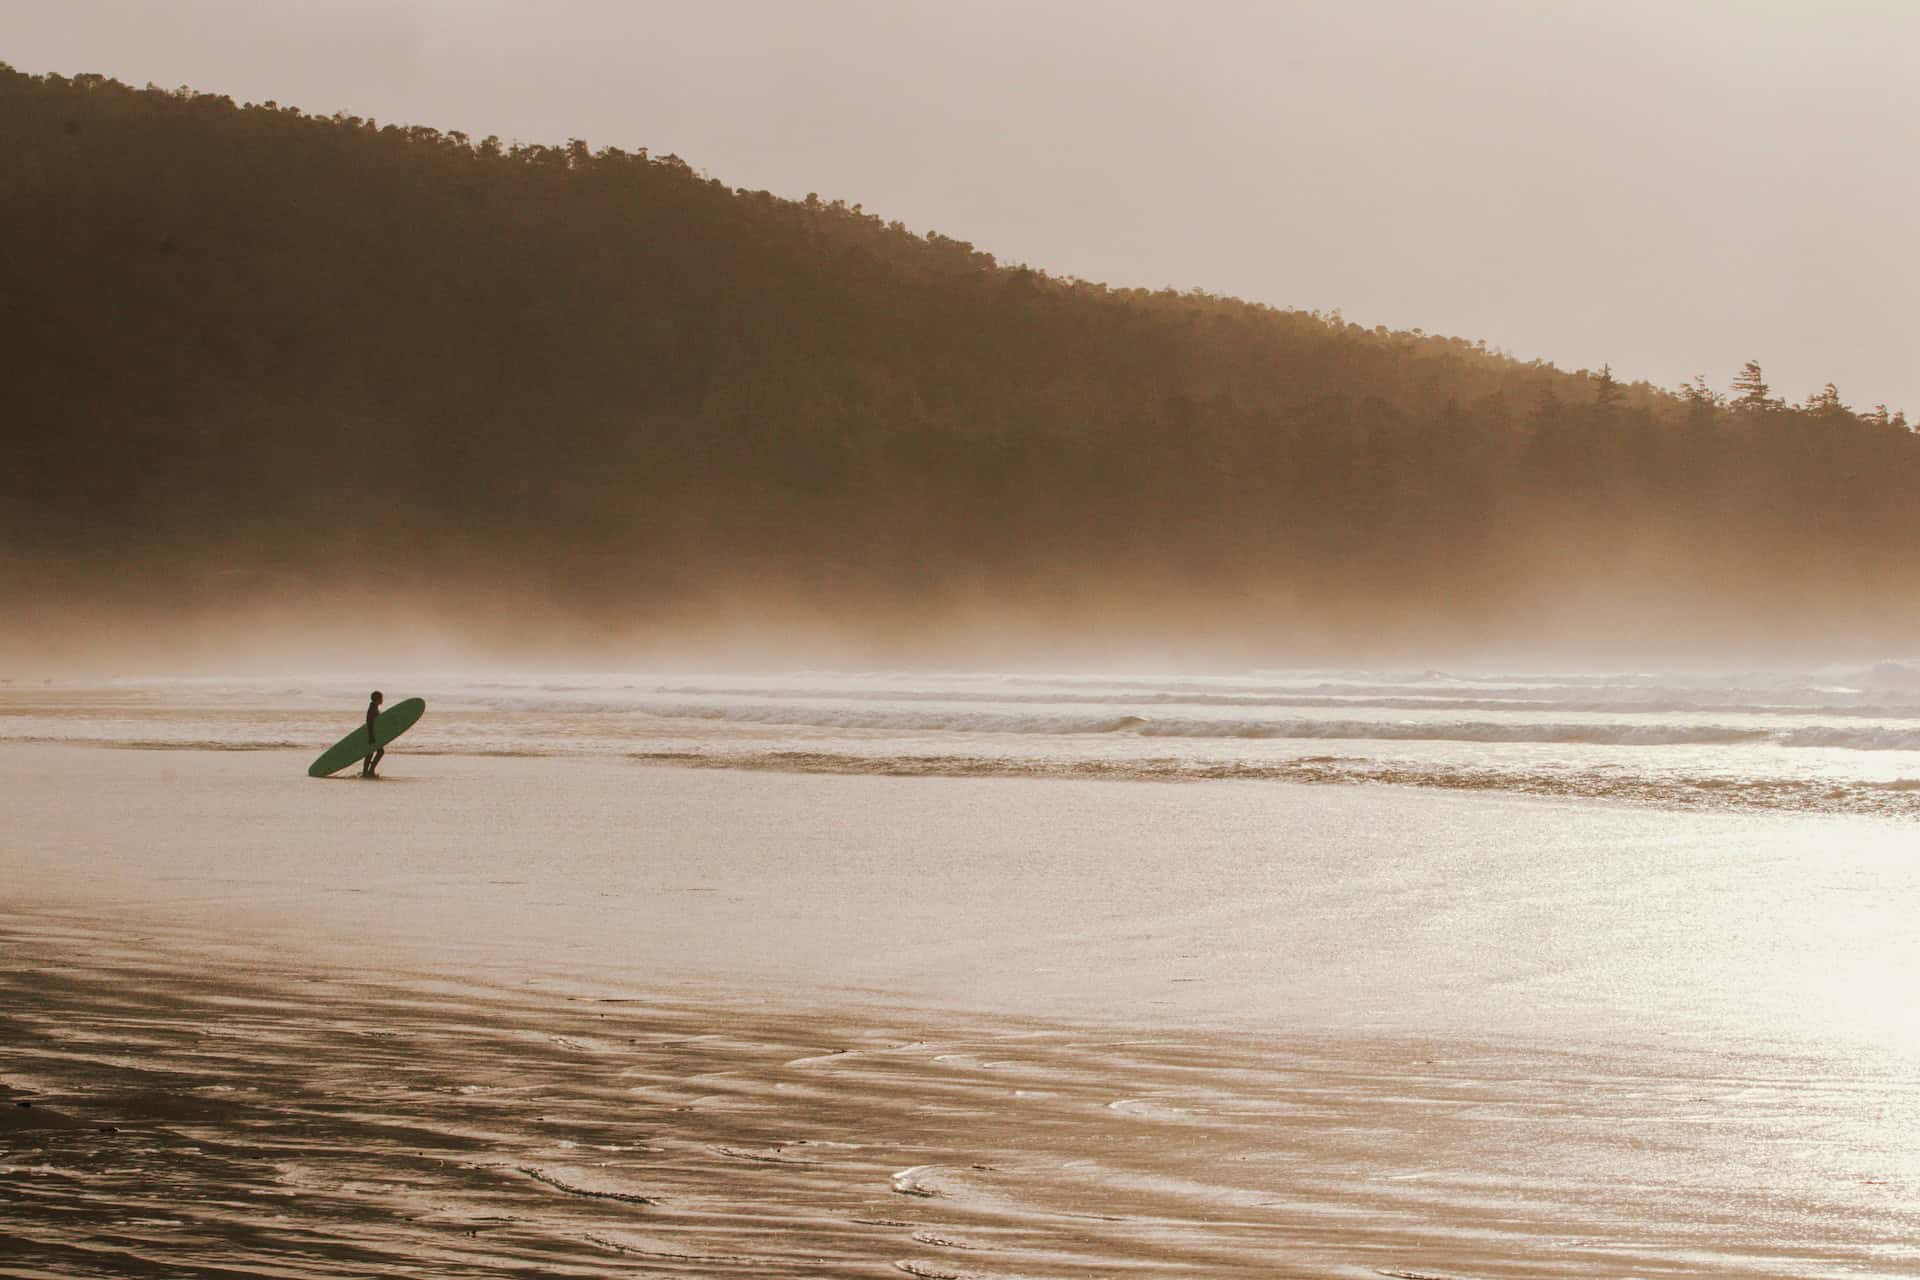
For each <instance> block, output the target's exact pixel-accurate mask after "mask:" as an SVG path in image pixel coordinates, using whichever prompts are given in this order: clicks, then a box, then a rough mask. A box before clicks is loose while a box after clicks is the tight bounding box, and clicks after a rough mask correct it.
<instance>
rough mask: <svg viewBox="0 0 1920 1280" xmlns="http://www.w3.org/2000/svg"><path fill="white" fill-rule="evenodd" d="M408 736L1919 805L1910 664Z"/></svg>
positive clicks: (1042, 701) (605, 689)
mask: <svg viewBox="0 0 1920 1280" xmlns="http://www.w3.org/2000/svg"><path fill="white" fill-rule="evenodd" d="M387 683H388V684H390V685H392V686H393V688H394V689H395V691H396V692H395V697H400V696H411V695H414V694H421V695H424V696H426V697H427V699H428V701H429V702H430V703H431V704H432V706H433V713H432V714H431V715H430V716H429V717H428V719H427V720H426V721H425V722H424V723H423V724H422V725H421V726H420V727H419V728H418V729H416V730H415V731H414V732H413V733H412V734H410V735H409V736H408V739H407V749H409V750H412V751H416V752H419V751H428V752H447V753H458V754H516V755H525V754H541V755H544V754H565V755H576V754H585V755H609V756H612V755H622V754H635V755H639V756H643V757H645V758H648V759H652V760H655V761H659V762H670V763H679V764H690V765H700V766H706V767H724V768H749V769H763V770H766V769H771V770H803V771H817V772H834V773H883V774H902V773H908V774H911V773H921V774H942V775H953V776H1045V777H1097V778H1105V779H1115V780H1195V779H1218V778H1236V779H1242V780H1256V781H1292V782H1312V783H1323V782H1333V783H1372V784H1391V785H1410V786H1425V787H1436V788H1444V789H1451V790H1471V791H1509V792H1517V793H1523V794H1532V795H1552V796H1571V797H1588V798H1597V799H1606V800H1614V801H1622V802H1629V803H1635V804H1642V805H1650V806H1658V807H1665V808H1688V809H1707V810H1761V811H1789V812H1819V813H1864V814H1883V815H1893V816H1905V817H1914V816H1920V664H1915V663H1905V662H1891V661H1889V662H1883V663H1878V664H1870V665H1863V666H1855V667H1844V668H1843V667H1831V668H1825V669H1821V670H1816V671H1797V672H1782V671H1758V672H1753V671H1749V672H1728V673H1718V674H1701V673H1693V674H1686V675H1675V674H1637V673H1624V674H1615V675H1591V674H1579V675H1541V674H1532V675H1515V674H1501V673H1477V674H1475V673H1468V674H1457V673H1445V672H1438V671H1414V672H1398V673H1395V672H1350V671H1269V672H1245V673H1239V674H1234V675H1225V676H1212V677H1196V676H1158V677H1146V676H1126V675H1117V676H1101V677H1094V676H1084V675H1075V676H1065V675H1063V676H1035V675H1017V674H983V673H948V674H938V673H935V674H927V673H889V672H878V673H865V674H844V673H827V672H798V673H788V674H782V675H766V676H756V677H746V676H741V675H737V674H735V675H725V676H712V677H705V678H701V677H693V676H688V675H684V674H676V675H647V674H631V673H615V674H597V675H582V674H571V675H555V676H524V675H520V676H509V675H498V674H495V675H479V676H465V677H448V676H445V675H431V676H421V677H415V678H407V677H393V678H391V679H388V680H387ZM364 698H365V690H364V689H363V688H361V687H360V686H359V685H358V684H357V683H356V684H352V685H349V684H347V683H345V682H344V681H342V680H340V679H338V678H336V677H325V678H298V679H295V678H287V677H279V678H273V679H195V680H172V681H160V680H123V681H114V682H109V683H107V684H104V685H94V686H87V687H75V688H60V689H55V688H51V687H32V686H12V685H8V686H0V741H5V740H13V741H88V742H97V743H104V744H115V745H123V746H142V747H165V746H173V747H207V748H220V749H241V750H244V749H277V748H285V749H293V748H295V747H299V748H301V749H305V748H306V747H307V746H308V745H309V744H312V743H315V742H319V743H321V744H323V745H324V743H325V742H327V741H330V740H331V739H332V738H336V737H338V736H339V733H340V731H341V730H342V726H347V727H350V726H351V724H352V722H353V719H354V718H355V715H356V713H357V709H358V707H360V706H361V705H363V704H364Z"/></svg>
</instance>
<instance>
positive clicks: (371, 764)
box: [360, 689, 387, 778]
mask: <svg viewBox="0 0 1920 1280" xmlns="http://www.w3.org/2000/svg"><path fill="white" fill-rule="evenodd" d="M379 718H380V691H379V690H378V689H375V690H374V691H373V697H372V698H370V699H369V700H368V701H367V745H368V746H370V747H372V748H373V754H372V755H370V756H368V757H367V759H366V763H364V764H362V765H361V766H360V776H361V777H363V778H372V777H377V776H379V775H377V774H375V773H374V770H375V769H378V768H379V767H380V757H381V756H384V755H386V754H387V749H386V748H385V747H383V746H381V745H380V740H379V739H378V738H376V737H374V736H373V722H374V721H375V720H378V719H379Z"/></svg>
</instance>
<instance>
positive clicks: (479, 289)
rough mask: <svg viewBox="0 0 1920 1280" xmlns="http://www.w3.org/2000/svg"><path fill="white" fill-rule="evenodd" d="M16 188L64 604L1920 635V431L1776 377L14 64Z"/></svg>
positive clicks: (42, 579)
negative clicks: (1066, 259)
mask: <svg viewBox="0 0 1920 1280" xmlns="http://www.w3.org/2000/svg"><path fill="white" fill-rule="evenodd" d="M645 127H646V126H645V122H644V121H638V122H636V123H635V130H636V132H637V133H641V134H644V131H645ZM1141 181H1142V182H1148V181H1152V177H1151V175H1150V174H1148V173H1146V172H1143V173H1142V174H1141ZM0 184H3V185H0V246H4V265H3V266H0V271H3V272H4V276H3V277H0V289H3V291H4V298H5V306H4V307H0V340H3V341H4V350H5V352H6V376H5V378H4V379H3V380H0V415H3V418H0V421H4V424H5V433H6V440H7V450H8V454H9V458H8V462H9V465H8V466H7V467H6V468H5V469H4V472H3V473H0V474H3V475H4V479H0V486H4V489H3V490H0V522H4V530H3V532H4V538H5V552H4V559H0V587H4V589H5V590H6V591H8V592H9V593H12V594H14V595H16V596H19V597H21V598H23V599H27V600H29V601H31V602H33V603H35V604H41V605H44V604H45V603H47V602H48V601H49V600H54V599H58V600H63V601H68V602H71V601H75V600H85V601H87V602H89V606H88V607H99V608H103V609H104V608H109V607H113V606H128V607H132V606H137V605H141V604H143V603H148V604H151V603H153V602H160V603H161V604H163V605H164V606H165V607H166V608H169V609H172V608H179V609H184V610H187V611H189V612H190V611H192V610H195V609H206V610H227V609H234V608H244V607H247V606H250V605H254V604H259V605H262V606H269V605H270V606H274V607H282V606H289V605H294V606H297V605H300V604H302V603H303V602H305V603H313V604H315V605H316V607H318V606H320V605H324V604H325V602H328V601H332V600H337V599H343V598H347V597H351V596H355V595H365V594H367V593H369V592H372V591H379V592H386V593H394V592H398V591H400V590H401V589H403V588H405V589H410V590H412V591H414V592H416V593H417V592H420V591H425V592H428V593H430V595H431V597H432V599H433V601H434V603H435V606H436V607H437V608H438V609H439V610H440V611H441V613H442V615H443V616H445V617H448V618H451V619H453V620H454V621H456V622H457V623H458V624H460V625H463V626H466V627H469V628H471V629H472V630H473V631H475V632H476V633H491V634H498V635H506V634H510V633H511V631H512V629H513V628H514V627H516V626H518V625H520V624H521V623H523V622H525V621H527V620H529V619H535V618H541V619H545V620H546V621H547V623H549V624H550V625H549V627H548V632H549V634H551V633H553V632H555V631H557V632H558V633H560V634H565V633H566V632H568V631H569V630H571V629H577V630H578V631H579V633H580V634H582V635H588V634H593V635H605V634H617V633H621V632H623V631H624V630H626V629H628V628H632V629H634V631H635V633H636V634H643V633H644V634H658V633H660V632H662V631H667V630H671V629H673V628H676V627H683V628H697V627H701V626H709V625H722V624H724V623H726V622H727V621H728V620H729V619H732V620H735V621H739V620H751V621H752V622H753V623H754V624H755V625H756V626H758V627H761V628H762V629H763V630H764V633H765V634H766V635H767V636H768V637H769V638H770V639H772V640H777V638H778V635H779V633H780V630H781V628H782V627H783V626H792V627H795V628H813V629H814V630H816V631H818V630H822V629H824V630H827V631H836V632H838V633H840V634H842V635H843V636H844V637H845V638H847V639H848V640H849V641H850V642H852V643H854V644H855V645H857V646H865V647H868V648H871V649H873V650H874V651H875V652H885V651H888V650H889V649H890V647H897V648H898V649H899V650H900V651H902V652H911V651H914V650H915V648H916V647H917V646H921V645H925V644H927V643H928V642H929V639H930V638H933V637H946V638H954V637H976V638H977V637H980V636H988V635H992V636H1003V637H1044V638H1047V639H1049V641H1050V642H1051V643H1053V645H1054V647H1055V649H1056V650H1059V651H1064V650H1067V649H1071V648H1072V646H1073V645H1074V644H1075V643H1080V644H1083V645H1085V647H1086V651H1087V652H1089V653H1099V652H1102V651H1107V650H1110V649H1112V648H1113V638H1114V637H1121V636H1124V637H1129V638H1130V639H1131V640H1137V641H1139V642H1140V643H1141V644H1144V645H1146V646H1148V647H1152V646H1155V645H1158V646H1160V647H1161V649H1162V650H1163V651H1166V652H1191V653H1195V654H1203V653H1219V654H1223V655H1227V654H1231V655H1242V656H1247V655H1253V656H1271V657H1276V658H1280V657H1288V656H1305V655H1308V654H1313V655H1325V654H1329V653H1335V652H1341V651H1342V650H1343V648H1345V647H1348V646H1354V647H1353V648H1352V649H1351V651H1352V652H1355V653H1386V652H1390V651H1393V650H1396V649H1399V650H1402V651H1409V652H1410V651H1414V650H1417V649H1420V648H1421V647H1422V646H1428V647H1430V648H1432V649H1433V650H1435V651H1438V650H1443V649H1459V648H1470V647H1475V646H1483V647H1484V646H1492V647H1502V648H1513V647H1516V646H1520V645H1524V644H1526V643H1529V642H1532V641H1537V640H1555V641H1565V640H1577V641H1581V642H1586V641H1594V642H1595V643H1596V644H1598V643H1601V642H1608V643H1618V644H1620V645H1624V646H1637V647H1643V648H1644V647H1652V648H1656V649H1657V648H1658V647H1659V646H1660V645H1661V644H1663V643H1666V642H1667V641H1670V640H1673V639H1674V638H1676V637H1683V636H1684V637H1688V638H1690V639H1691V640H1692V641H1694V642H1699V643H1713V644H1728V643H1741V644H1759V645H1761V646H1762V647H1765V646H1768V645H1774V644H1782V643H1788V642H1790V641H1791V640H1793V639H1794V638H1795V637H1798V638H1800V639H1803V640H1805V639H1809V638H1813V637H1818V636H1820V635H1823V634H1833V635H1845V636H1847V637H1849V638H1850V640H1851V641H1852V642H1856V643H1862V644H1871V643H1878V642H1879V641H1880V640H1882V639H1885V638H1888V637H1895V636H1899V635H1901V631H1900V629H1901V628H1902V627H1905V626H1908V625H1910V624H1911V623H1912V622H1913V621H1915V620H1916V609H1915V605H1914V600H1915V594H1914V588H1915V586H1916V585H1920V572H1916V568H1915V562H1914V554H1913V553H1914V552H1915V550H1916V548H1920V537H1916V534H1920V502H1916V501H1915V494H1916V493H1920V484H1917V483H1916V482H1920V440H1917V439H1916V438H1915V436H1914V434H1913V433H1912V432H1910V431H1909V430H1908V429H1907V428H1906V425H1905V423H1904V421H1902V420H1901V419H1900V418H1899V417H1898V416H1897V415H1896V416H1894V417H1893V418H1892V419H1891V420H1890V419H1889V416H1888V415H1887V414H1886V413H1885V411H1884V410H1883V411H1879V412H1877V413H1875V414H1862V413H1857V412H1854V411H1851V410H1849V409H1847V408H1846V407H1844V406H1843V405H1842V404H1841V403H1840V401H1839V398H1838V396H1837V395H1823V396H1817V397H1815V398H1814V399H1813V400H1811V401H1809V402H1808V403H1807V404H1805V405H1803V406H1797V407H1788V406H1786V405H1784V404H1783V403H1781V401H1780V400H1778V399H1776V398H1775V397H1774V396H1773V395H1772V393H1771V392H1770V391H1769V390H1768V389H1767V388H1766V387H1765V385H1764V383H1763V381H1762V375H1760V373H1759V371H1758V369H1757V368H1752V367H1750V368H1749V370H1748V371H1747V373H1746V375H1744V378H1743V380H1742V382H1741V384H1740V385H1739V387H1738V388H1737V389H1736V393H1735V394H1734V395H1732V396H1721V395H1717V394H1715V393H1713V392H1710V391H1708V390H1707V389H1706V387H1705V386H1704V385H1696V386H1695V387H1693V388H1692V389H1691V390H1690V391H1684V392H1680V393H1666V392H1659V391H1655V390H1653V389H1651V388H1648V387H1645V386H1643V385H1632V386H1628V385H1623V384H1621V383H1618V382H1615V381H1614V380H1613V379H1612V378H1611V377H1610V376H1609V375H1607V374H1605V373H1602V374H1600V375H1594V374H1589V373H1586V372H1584V371H1583V372H1580V373H1567V372H1563V371H1560V370H1557V369H1554V368H1552V367H1550V366H1546V365H1542V364H1537V363H1536V364H1524V363H1519V362H1516V361H1513V360H1510V359H1507V358H1504V357H1502V356H1500V355H1498V354H1497V353H1492V352H1489V351H1487V350H1486V349H1484V347H1483V346H1481V345H1480V344H1477V343H1471V342H1467V341H1463V340H1459V339H1452V338H1439V337H1433V336H1428V335H1423V334H1421V333H1419V332H1418V331H1415V332H1412V333H1400V332H1388V331H1386V330H1383V329H1372V330H1365V329H1362V328H1360V327H1358V326H1354V325H1348V324H1344V323H1342V322H1341V321H1340V320H1339V318H1338V317H1337V316H1336V317H1324V316H1319V315H1313V314H1305V313H1300V312H1292V311H1280V310H1274V309H1270V308H1265V307H1259V306H1253V305H1249V304H1246V303H1243V302H1239V301H1235V300H1231V299H1224V298H1217V297H1211V296H1207V295H1202V294H1191V293H1176V292H1160V293H1149V292H1142V291H1135V290H1120V289H1111V288H1107V287H1104V286H1101V285H1098V284H1090V283H1086V282H1082V281H1077V280H1062V279H1059V278H1056V277H1051V276H1049V275H1047V274H1045V273H1044V272H1038V271H1034V270H1029V269H1026V268H1024V267H1006V266H1002V265H999V264H997V263H996V262H995V260H994V259H993V258H992V257H991V256H990V255H988V254H986V253H983V252H980V251H978V250H976V249H975V248H974V247H973V246H971V245H969V244H967V243H965V242H963V241H959V240H954V239H948V238H946V237H943V236H940V235H936V234H929V235H927V236H924V237H923V236H918V235H915V234H913V233H911V232H910V231H909V230H907V229H906V228H905V227H903V226H901V225H899V224H898V223H888V222H886V221H883V220H882V219H880V218H878V217H875V216H872V215H870V214H867V213H864V212H863V211H862V210H861V209H860V207H859V206H857V205H855V206H852V207H847V206H845V205H843V204H840V203H838V202H834V203H823V202H821V201H819V200H817V199H815V198H813V197H808V199H807V200H805V201H803V202H794V201H787V200H782V199H778V198H775V197H773V196H771V195H769V194H767V193H765V192H754V191H744V190H734V189H730V188H729V187H727V186H725V185H724V184H722V183H721V182H719V181H717V180H712V179H709V178H706V177H704V176H702V175H701V174H700V173H699V172H698V171H697V170H695V169H693V168H692V167H690V166H689V165H688V164H687V163H685V162H683V161H681V160H680V159H678V158H676V157H672V156H667V157H656V156H649V155H648V154H646V153H645V152H623V151H620V150H617V149H612V148H608V149H602V150H593V149H591V148H589V147H588V146H587V145H586V144H585V143H582V142H572V143H569V144H567V145H564V146H557V147H538V146H513V147H503V146H502V145H501V144H500V143H498V142H497V141H496V140H494V139H491V138H489V139H486V140H483V141H476V140H473V139H470V138H468V137H466V136H463V135H461V134H458V133H439V132H436V131H434V130H431V129H424V128H410V127H400V126H394V125H381V124H376V123H375V122H374V121H371V120H361V119H356V118H351V117H343V116H334V117H329V118H318V117H314V116H309V115H305V114H302V113H301V112H299V111H295V110H291V109H286V108H277V107H275V106H274V105H272V104H266V105H262V106H236V105H235V104H234V103H233V102H231V101H230V100H228V99H227V98H224V97H218V96H212V95H207V94H194V93H189V92H186V91H178V92H169V91H161V90H155V89H147V90H135V89H132V88H129V87H127V86H124V85H121V84H118V83H116V82H114V81H111V80H107V79H103V78H99V77H90V76H81V77H76V78H74V79H70V80H69V79H63V78H60V77H29V76H26V75H22V74H19V73H16V72H13V71H12V70H11V69H8V68H0ZM1006 198H1007V199H1009V200H1018V199H1019V198H1020V195H1019V193H1018V192H1017V191H1010V192H1008V193H1007V196H1006ZM1289 251H1290V250H1289V248H1288V246H1286V245H1285V244H1277V245H1275V247H1274V252H1275V253H1280V254H1284V253H1287V252H1289ZM1490 269H1494V270H1497V269H1498V264H1490ZM1568 305H1570V306H1573V305H1578V302H1577V300H1574V299H1569V300H1568ZM1647 305H1648V306H1649V307H1657V306H1659V305H1660V300H1659V299H1658V298H1656V297H1650V298H1648V300H1647ZM1600 354H1604V353H1600ZM1596 363H1597V361H1596ZM1815 642H1817V641H1815ZM928 652H941V653H945V652H946V650H945V649H940V648H936V649H932V650H928Z"/></svg>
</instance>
